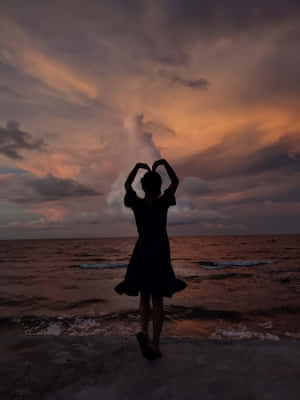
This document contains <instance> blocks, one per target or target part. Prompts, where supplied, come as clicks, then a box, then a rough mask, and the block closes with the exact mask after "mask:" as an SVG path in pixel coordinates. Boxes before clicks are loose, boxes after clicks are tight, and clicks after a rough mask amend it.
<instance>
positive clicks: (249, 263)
mask: <svg viewBox="0 0 300 400" xmlns="http://www.w3.org/2000/svg"><path fill="white" fill-rule="evenodd" d="M274 262H275V261H270V260H241V261H223V262H221V261H195V263H196V264H200V265H202V266H203V268H204V269H223V268H234V267H254V266H256V265H264V264H273V263H274Z"/></svg>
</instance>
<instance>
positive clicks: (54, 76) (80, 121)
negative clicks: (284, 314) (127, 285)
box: [0, 0, 300, 239]
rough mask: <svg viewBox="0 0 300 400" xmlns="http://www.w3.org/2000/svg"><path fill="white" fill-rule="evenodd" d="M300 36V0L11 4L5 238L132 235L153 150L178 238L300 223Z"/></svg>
mask: <svg viewBox="0 0 300 400" xmlns="http://www.w3.org/2000/svg"><path fill="white" fill-rule="evenodd" d="M70 11H72V12H70ZM299 46H300V3H299V2H298V1H295V0H287V1H285V2H282V1H279V0H273V1H270V0H268V1H257V0H253V1H251V2H250V1H244V2H240V1H237V0H229V1H227V2H226V4H225V3H224V4H223V3H221V2H217V1H214V0H210V1H208V0H207V1H201V2H199V1H196V0H189V1H184V0H161V1H153V0H152V1H151V0H114V1H113V2H108V1H96V0H91V1H89V2H87V3H84V2H83V1H82V0H81V1H79V0H62V1H60V2H59V3H57V2H50V1H49V2H38V3H37V2H36V1H33V0H26V1H25V0H10V1H5V0H4V1H3V2H1V4H0V183H1V185H0V204H1V207H0V239H8V238H34V237H38V238H42V237H45V238H47V237H93V236H95V237H101V236H103V237H107V236H128V235H130V236H133V235H136V228H135V224H134V218H133V215H132V213H131V212H130V210H128V209H126V208H125V207H124V205H123V196H124V180H125V179H126V177H127V175H128V173H129V172H130V170H131V168H132V167H133V166H134V164H135V163H136V162H147V163H149V164H152V163H153V161H155V160H156V159H157V158H166V159H167V160H168V161H169V162H170V164H171V165H172V166H173V167H174V168H175V171H176V172H177V174H178V176H179V178H180V185H179V187H178V191H177V205H176V206H174V207H171V208H170V211H169V217H168V222H169V225H168V231H169V234H170V235H185V234H187V235H197V234H210V235H214V234H252V233H299V232H300V229H299V226H298V221H299V217H300V189H299V181H300V117H299V101H300V79H299V71H300V53H299ZM159 172H161V173H162V177H163V184H164V188H165V187H166V186H167V185H168V177H167V176H166V174H165V173H164V172H163V169H162V168H161V167H160V168H159ZM143 173H144V171H140V172H139V174H138V176H137V180H136V182H135V183H134V188H135V189H136V190H137V192H138V194H139V195H141V196H142V191H141V186H140V183H139V180H140V178H141V176H142V175H143Z"/></svg>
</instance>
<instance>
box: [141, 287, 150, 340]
mask: <svg viewBox="0 0 300 400" xmlns="http://www.w3.org/2000/svg"><path fill="white" fill-rule="evenodd" d="M150 312H151V308H150V294H149V293H146V292H141V296H140V314H141V328H142V331H143V332H144V334H145V335H147V336H148V337H149V331H148V327H149V320H150Z"/></svg>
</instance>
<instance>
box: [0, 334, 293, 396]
mask: <svg viewBox="0 0 300 400" xmlns="http://www.w3.org/2000/svg"><path fill="white" fill-rule="evenodd" d="M161 350H162V352H163V358H161V359H156V360H153V361H149V360H146V359H144V358H143V357H142V355H141V354H140V351H139V347H138V344H137V342H136V339H135V336H129V337H117V336H113V337H108V336H104V337H103V336H101V337H100V336H83V337H75V336H12V337H8V336H2V337H1V338H0V351H1V360H0V377H1V378H0V379H1V382H0V398H1V399H3V400H4V399H5V400H6V399H23V400H24V399H26V400H27V399H32V400H34V399H39V400H41V399H47V400H62V399H67V400H72V399H74V400H94V399H97V400H99V399H103V400H115V399H122V400H126V399H128V400H129V399H130V400H135V399H139V400H140V399H141V398H142V399H143V400H144V399H155V400H156V399H180V400H182V399H185V400H189V399H197V400H198V399H201V400H206V399H210V400H211V399H220V400H227V399H228V400H234V399H236V400H252V399H253V400H254V399H255V400H257V399H264V400H265V399H266V400H267V399H268V400H276V399H280V400H282V399H283V400H294V399H295V400H299V399H300V342H299V341H296V340H288V339H287V340H281V341H280V342H272V341H253V340H247V341H241V340H239V341H236V340H234V341H229V340H226V341H225V340H223V341H220V340H201V339H191V338H162V339H161Z"/></svg>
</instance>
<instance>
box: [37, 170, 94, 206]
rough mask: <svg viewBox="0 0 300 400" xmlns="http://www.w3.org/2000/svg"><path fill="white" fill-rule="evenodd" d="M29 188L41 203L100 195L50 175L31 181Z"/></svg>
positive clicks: (85, 186)
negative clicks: (30, 187) (36, 194)
mask: <svg viewBox="0 0 300 400" xmlns="http://www.w3.org/2000/svg"><path fill="white" fill-rule="evenodd" d="M31 186H32V187H33V188H34V189H35V191H36V192H37V193H38V195H39V197H40V199H41V200H43V201H52V200H63V199H66V198H74V197H82V196H98V195H100V194H101V193H98V192H97V191H96V190H94V189H92V188H90V187H89V186H87V185H83V184H81V183H78V182H76V181H75V180H74V179H61V178H58V177H56V176H54V175H52V174H48V175H47V176H46V177H45V178H39V179H35V180H33V181H32V182H31Z"/></svg>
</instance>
